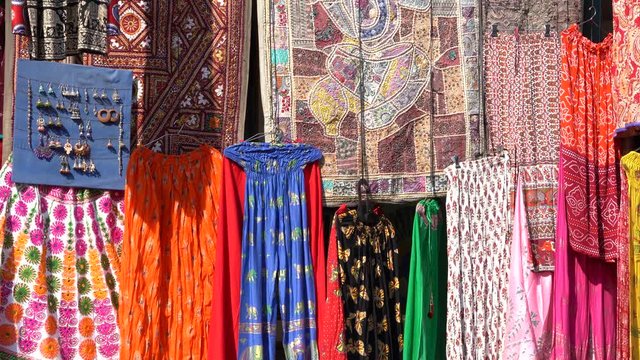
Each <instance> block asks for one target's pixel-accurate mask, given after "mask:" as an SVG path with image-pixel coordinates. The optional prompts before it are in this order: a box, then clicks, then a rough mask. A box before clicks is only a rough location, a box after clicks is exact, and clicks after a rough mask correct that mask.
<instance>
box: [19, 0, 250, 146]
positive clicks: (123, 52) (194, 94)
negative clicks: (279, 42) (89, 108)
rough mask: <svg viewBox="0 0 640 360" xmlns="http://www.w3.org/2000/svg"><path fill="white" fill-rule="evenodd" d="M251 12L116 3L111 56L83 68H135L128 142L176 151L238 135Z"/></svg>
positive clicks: (228, 4) (204, 3) (209, 4)
mask: <svg viewBox="0 0 640 360" xmlns="http://www.w3.org/2000/svg"><path fill="white" fill-rule="evenodd" d="M250 8H251V6H250V4H249V3H247V2H246V1H245V0H234V1H230V0H215V1H210V0H194V1H171V2H170V1H166V0H148V1H143V0H132V1H123V2H122V6H121V7H120V12H119V14H120V33H121V34H120V35H119V36H117V37H112V38H111V39H110V42H109V49H108V53H109V56H98V55H87V56H85V59H84V63H85V64H89V65H93V66H102V67H109V68H117V69H126V70H131V71H133V73H134V86H135V95H136V97H135V99H136V101H135V102H134V104H133V113H134V118H135V119H136V120H137V132H134V133H136V134H135V136H134V137H135V139H132V142H133V143H136V142H138V141H140V142H142V143H143V144H149V146H150V147H151V148H152V149H153V150H154V151H161V152H163V153H170V154H177V153H182V152H185V151H189V150H193V149H194V148H196V147H197V146H198V144H197V143H196V142H194V140H193V137H194V136H195V137H197V138H198V139H201V141H202V142H206V143H207V144H209V145H212V146H214V147H215V148H217V149H222V148H224V147H226V146H230V145H232V144H235V143H236V142H238V141H239V140H241V139H242V138H243V135H244V114H245V107H246V92H247V80H248V74H249V71H248V63H249V62H248V54H249V43H248V40H249V36H248V35H249V34H248V32H247V27H248V26H249V25H250V11H249V10H250ZM20 48H21V49H22V48H23V47H22V46H21V47H20ZM20 55H21V56H24V54H23V53H22V52H21V54H20ZM178 132H179V134H177V133H178ZM164 134H173V135H172V136H166V137H164V138H160V137H161V136H162V135H164Z"/></svg>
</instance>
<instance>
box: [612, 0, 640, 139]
mask: <svg viewBox="0 0 640 360" xmlns="http://www.w3.org/2000/svg"><path fill="white" fill-rule="evenodd" d="M612 4H613V34H614V35H613V45H612V47H613V49H612V61H611V69H612V72H613V74H612V88H613V106H614V113H615V114H616V118H617V124H616V127H617V129H616V134H621V133H624V132H625V131H626V130H630V129H634V128H635V130H638V129H637V127H638V126H640V121H639V120H638V115H639V114H640V3H639V2H637V1H630V0H613V2H612ZM632 133H633V132H632Z"/></svg>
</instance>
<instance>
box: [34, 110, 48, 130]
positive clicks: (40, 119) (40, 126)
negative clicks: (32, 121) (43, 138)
mask: <svg viewBox="0 0 640 360" xmlns="http://www.w3.org/2000/svg"><path fill="white" fill-rule="evenodd" d="M36 123H37V124H38V132H40V133H44V132H46V131H47V128H45V126H44V118H43V117H42V113H39V114H38V120H36Z"/></svg>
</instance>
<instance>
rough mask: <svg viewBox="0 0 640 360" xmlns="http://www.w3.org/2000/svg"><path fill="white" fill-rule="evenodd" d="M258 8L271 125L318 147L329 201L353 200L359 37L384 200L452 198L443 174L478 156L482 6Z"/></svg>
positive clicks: (374, 163) (372, 152)
mask: <svg viewBox="0 0 640 360" xmlns="http://www.w3.org/2000/svg"><path fill="white" fill-rule="evenodd" d="M358 4H360V11H359V10H358V7H357V6H358ZM258 7H259V16H260V17H261V19H260V20H259V22H260V24H262V25H261V26H262V29H261V31H260V32H261V33H262V34H263V35H262V38H261V41H262V51H263V54H262V56H261V60H263V63H262V64H261V67H262V69H261V74H262V76H263V78H262V87H263V101H262V102H263V104H265V114H266V115H267V116H265V117H266V119H265V128H266V129H267V130H270V129H271V128H272V127H273V126H274V125H276V124H277V126H279V127H280V128H281V129H282V130H283V131H284V132H285V134H287V135H288V136H290V137H291V138H292V139H300V140H301V141H303V142H305V143H309V144H312V145H314V146H316V147H318V148H320V149H322V151H323V153H324V166H323V169H322V173H323V186H324V192H325V200H326V202H327V203H329V204H337V203H339V202H341V201H348V200H349V199H352V198H353V197H354V196H355V195H356V180H357V179H358V178H359V175H358V169H359V161H360V160H359V156H358V154H360V149H359V146H360V145H359V141H358V139H359V133H358V128H359V126H358V124H359V121H360V109H361V107H360V92H359V82H358V79H359V78H360V75H359V70H358V69H359V67H360V55H359V45H358V44H359V39H361V41H362V52H363V58H364V59H363V63H364V66H363V67H364V72H365V79H366V84H365V90H364V98H365V99H364V100H365V101H364V102H365V106H364V109H365V116H364V117H365V128H366V130H365V131H366V134H365V135H366V144H367V148H366V149H365V151H366V154H367V158H368V161H367V167H368V173H369V178H370V180H371V188H372V192H373V195H374V196H375V197H376V199H377V200H383V201H407V200H416V199H419V198H422V197H424V196H425V195H427V194H433V193H434V192H435V193H438V194H444V192H445V191H446V179H445V177H444V176H443V175H442V169H444V167H446V166H447V165H449V164H450V163H451V157H452V156H454V155H458V156H459V157H460V159H465V158H466V157H467V156H468V155H470V154H473V153H475V152H477V151H481V146H482V143H483V139H482V136H481V134H482V133H483V132H482V130H481V129H480V123H481V121H480V116H479V114H480V111H479V95H478V66H477V53H478V43H479V42H478V19H477V16H478V5H477V2H476V1H475V0H460V1H458V0H438V1H431V2H430V1H426V0H423V1H421V0H377V1H373V0H372V1H365V2H358V1H354V0H337V1H326V0H321V1H317V2H315V3H305V2H303V1H292V2H286V1H282V0H276V1H274V2H273V4H272V5H271V6H270V5H269V3H268V2H264V1H259V2H258ZM360 13H361V15H362V19H361V22H360V21H359V14H360ZM359 24H361V25H362V29H361V31H359ZM431 77H432V78H433V80H432V84H430V78H431ZM431 89H433V90H431ZM432 108H433V111H432ZM431 114H432V115H433V116H431ZM269 115H271V116H269ZM432 174H434V175H435V177H434V181H433V182H432V181H431V175H432ZM433 184H435V189H434V188H433Z"/></svg>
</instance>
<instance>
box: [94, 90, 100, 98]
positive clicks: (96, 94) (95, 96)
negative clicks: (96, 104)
mask: <svg viewBox="0 0 640 360" xmlns="http://www.w3.org/2000/svg"><path fill="white" fill-rule="evenodd" d="M93 98H94V99H96V100H98V99H99V98H100V95H98V90H97V89H93Z"/></svg>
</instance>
